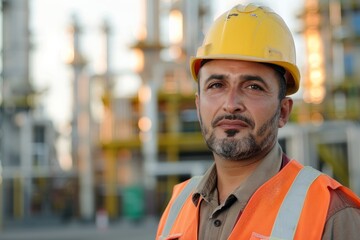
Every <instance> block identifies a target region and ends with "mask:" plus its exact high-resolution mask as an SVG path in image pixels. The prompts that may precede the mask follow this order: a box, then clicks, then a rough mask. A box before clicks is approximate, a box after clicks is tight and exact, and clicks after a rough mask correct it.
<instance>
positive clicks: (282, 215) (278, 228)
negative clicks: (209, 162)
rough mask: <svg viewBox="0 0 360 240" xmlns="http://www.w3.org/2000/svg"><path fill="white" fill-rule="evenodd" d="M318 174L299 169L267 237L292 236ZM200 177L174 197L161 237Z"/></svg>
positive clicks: (275, 238)
mask: <svg viewBox="0 0 360 240" xmlns="http://www.w3.org/2000/svg"><path fill="white" fill-rule="evenodd" d="M319 175H321V172H319V171H318V170H316V169H314V168H312V167H303V168H302V169H301V170H300V171H299V173H298V174H297V176H296V178H295V180H294V182H293V183H292V185H291V186H290V189H289V190H288V192H287V194H286V196H285V198H284V200H283V202H282V204H281V206H280V209H279V211H278V214H277V217H276V219H275V223H274V225H273V228H272V232H271V236H270V238H269V239H271V240H280V239H293V238H294V235H295V232H296V228H297V225H298V222H299V218H300V214H301V212H302V209H303V205H304V202H305V199H306V195H307V192H308V190H309V188H310V186H311V184H312V183H313V182H314V181H315V180H316V178H317V177H318V176H319ZM201 178H202V177H201V176H197V177H192V178H191V179H190V180H189V182H188V183H187V184H186V186H185V187H184V189H183V190H182V191H181V192H180V194H179V195H178V196H177V198H176V199H175V201H174V203H173V205H172V206H171V208H170V211H169V214H168V217H167V219H166V222H165V225H164V228H163V231H162V234H161V236H162V237H166V236H168V235H169V234H170V231H171V228H172V226H173V224H174V223H175V221H176V219H177V217H178V215H179V213H180V211H181V209H182V207H183V205H184V204H185V201H186V199H187V198H188V197H189V196H190V194H191V193H192V191H193V190H194V188H195V187H196V186H197V184H198V183H199V182H200V180H201Z"/></svg>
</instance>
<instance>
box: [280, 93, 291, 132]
mask: <svg viewBox="0 0 360 240" xmlns="http://www.w3.org/2000/svg"><path fill="white" fill-rule="evenodd" d="M292 106H293V100H292V98H289V97H285V98H284V99H282V100H281V102H280V117H279V123H278V127H279V128H282V127H283V126H285V124H286V123H287V122H288V121H289V117H290V113H291V110H292Z"/></svg>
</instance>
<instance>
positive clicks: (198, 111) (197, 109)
mask: <svg viewBox="0 0 360 240" xmlns="http://www.w3.org/2000/svg"><path fill="white" fill-rule="evenodd" d="M195 104H196V113H197V117H198V120H199V121H200V96H199V93H198V92H196V93H195Z"/></svg>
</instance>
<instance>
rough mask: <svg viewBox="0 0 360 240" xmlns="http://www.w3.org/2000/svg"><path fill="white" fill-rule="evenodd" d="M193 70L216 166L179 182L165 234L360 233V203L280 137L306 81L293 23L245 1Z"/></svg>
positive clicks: (218, 28)
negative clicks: (292, 153) (293, 155)
mask: <svg viewBox="0 0 360 240" xmlns="http://www.w3.org/2000/svg"><path fill="white" fill-rule="evenodd" d="M190 67H191V71H192V75H193V77H194V79H195V80H196V81H197V82H198V92H197V93H196V106H197V112H198V118H199V122H200V125H201V129H202V134H203V136H204V139H205V141H206V143H207V145H208V147H209V149H210V150H211V151H212V152H213V155H214V161H215V162H214V165H213V166H212V167H211V168H210V169H209V170H208V171H207V172H206V173H205V175H204V176H202V177H198V178H192V179H191V180H189V181H186V182H184V183H181V184H179V185H177V186H176V187H175V188H174V192H173V196H172V199H171V200H170V203H169V205H168V207H167V208H166V210H165V212H164V214H163V216H162V218H161V221H160V223H159V229H158V233H157V239H191V240H192V239H204V240H211V239H301V240H304V239H306V240H309V239H339V240H340V239H359V236H360V199H359V198H358V197H357V196H356V195H355V194H354V193H352V192H351V191H350V190H349V189H347V188H345V187H344V186H341V185H340V184H339V183H338V182H336V181H335V180H333V179H332V178H330V177H328V176H326V175H324V174H321V173H320V172H318V171H317V170H315V169H312V168H310V167H303V166H302V165H300V164H299V163H297V162H296V161H294V160H289V159H288V158H287V157H286V156H285V155H284V154H283V152H282V150H281V147H280V146H279V144H278V143H277V134H278V128H281V127H283V126H284V125H285V124H286V123H287V121H288V119H289V115H290V112H291V109H292V105H293V101H292V99H291V98H290V97H287V96H288V95H290V94H293V93H295V92H296V91H297V90H298V87H299V81H300V74H299V70H298V68H297V66H296V63H295V46H294V41H293V38H292V36H291V33H290V31H289V29H288V27H287V26H286V24H285V23H284V22H283V20H282V19H281V18H280V17H279V16H278V15H277V14H275V13H274V12H272V11H271V10H270V9H268V8H265V7H257V6H255V5H252V4H250V5H247V6H242V5H238V6H235V7H234V8H232V9H231V10H230V11H228V12H226V13H224V14H223V15H222V16H220V17H219V18H218V19H217V20H216V21H215V22H214V23H213V25H212V26H211V27H210V30H209V32H208V33H207V35H206V37H205V40H204V43H203V46H201V47H200V48H199V49H198V52H197V56H196V57H195V58H192V59H191V63H190Z"/></svg>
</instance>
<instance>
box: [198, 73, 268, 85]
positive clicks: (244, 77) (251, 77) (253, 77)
mask: <svg viewBox="0 0 360 240" xmlns="http://www.w3.org/2000/svg"><path fill="white" fill-rule="evenodd" d="M227 78H229V76H228V75H225V74H211V75H210V76H209V77H207V78H206V79H205V82H204V84H206V83H207V82H209V81H210V80H213V79H215V80H225V79H227ZM240 80H244V81H254V80H255V81H259V82H261V83H263V84H264V85H266V86H267V85H268V84H267V83H266V81H265V80H264V79H263V78H262V77H260V76H259V75H250V74H244V75H240Z"/></svg>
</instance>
